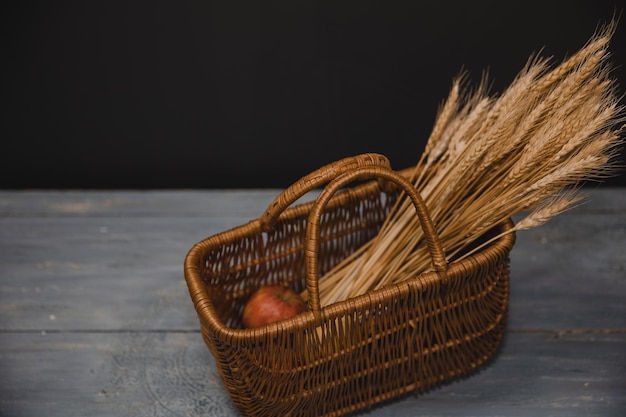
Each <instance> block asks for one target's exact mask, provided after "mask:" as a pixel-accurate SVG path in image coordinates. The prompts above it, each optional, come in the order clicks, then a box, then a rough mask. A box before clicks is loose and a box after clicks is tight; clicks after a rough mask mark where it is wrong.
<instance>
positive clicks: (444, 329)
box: [184, 154, 515, 417]
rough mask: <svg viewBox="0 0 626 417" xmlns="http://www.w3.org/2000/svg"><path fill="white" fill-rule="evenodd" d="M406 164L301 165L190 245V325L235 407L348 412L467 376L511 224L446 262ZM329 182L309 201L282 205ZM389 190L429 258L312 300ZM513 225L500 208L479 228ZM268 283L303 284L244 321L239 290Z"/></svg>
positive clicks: (492, 305)
mask: <svg viewBox="0 0 626 417" xmlns="http://www.w3.org/2000/svg"><path fill="white" fill-rule="evenodd" d="M408 177H409V172H408V171H406V170H405V171H400V172H395V171H392V170H391V169H390V167H389V162H388V160H387V159H386V158H385V157H384V156H382V155H378V154H364V155H358V156H355V157H351V158H346V159H344V160H341V161H337V162H335V163H333V164H329V165H327V166H325V167H322V168H320V169H319V170H317V171H315V172H313V173H311V174H309V175H308V176H306V177H303V178H302V179H301V180H300V181H298V182H297V183H296V184H294V185H292V186H291V187H289V188H288V189H286V190H285V191H284V192H283V193H281V194H280V195H279V196H278V197H277V198H276V199H275V200H274V202H273V203H272V204H271V205H270V206H269V208H268V209H267V211H266V212H265V213H263V215H262V216H261V217H259V218H258V219H256V220H252V221H250V222H248V223H247V224H244V225H241V226H238V227H235V228H233V229H231V230H228V231H224V232H222V233H219V234H217V235H214V236H211V237H209V238H207V239H204V240H202V241H200V242H198V243H196V244H195V245H194V246H193V247H192V248H191V250H190V251H189V253H188V254H187V257H186V259H185V268H184V269H185V278H186V281H187V285H188V289H189V293H190V295H191V299H192V301H193V304H194V307H195V309H196V312H197V315H198V319H199V322H200V329H201V333H202V337H203V340H204V342H205V344H206V345H207V347H208V348H209V350H210V351H211V353H212V354H213V356H214V358H215V363H216V366H217V369H218V371H219V374H220V376H221V378H222V381H223V383H224V386H225V387H226V389H227V391H228V393H229V395H230V397H231V399H232V401H233V403H234V404H235V406H236V407H237V409H238V410H239V412H240V413H241V414H242V415H245V416H248V415H249V416H272V417H275V416H316V417H318V416H340V415H345V414H349V413H354V412H355V411H358V410H363V409H367V408H370V407H372V406H374V405H377V404H380V403H383V402H386V401H388V400H391V399H393V398H397V397H400V396H403V395H406V394H407V393H410V392H414V393H419V392H422V391H424V390H426V389H428V388H429V387H432V386H433V385H437V384H440V383H443V382H446V381H450V380H452V379H455V378H458V377H460V376H463V375H466V374H468V373H469V372H471V371H472V370H474V369H476V368H477V367H479V366H480V365H481V364H483V363H484V362H485V361H487V360H488V359H489V358H491V357H492V356H493V355H494V354H495V353H496V351H497V350H498V347H499V345H500V343H501V341H502V339H503V336H504V330H505V320H506V311H507V305H508V297H509V254H510V251H511V249H512V247H513V244H514V242H515V234H514V233H513V232H510V233H507V234H505V235H504V236H503V237H501V238H499V239H498V240H496V241H494V242H492V243H490V244H489V245H487V246H485V247H483V248H482V249H480V250H479V251H477V252H476V253H474V254H473V255H471V256H469V257H467V258H464V259H462V260H459V261H453V262H450V263H445V257H442V256H443V255H442V254H443V251H442V250H441V244H440V242H439V238H438V236H437V235H436V232H435V230H436V227H433V224H432V221H431V220H430V216H429V215H428V211H427V210H426V208H425V207H424V206H423V201H421V198H420V197H419V195H418V194H417V191H415V189H414V188H413V189H412V190H410V189H408V188H407V187H409V185H407V184H410V183H409V181H408ZM364 180H365V181H364ZM355 181H361V182H360V183H359V184H357V185H355V186H353V187H346V184H347V183H349V182H355ZM327 183H329V184H328V185H327V186H326V187H325V188H323V189H322V192H321V193H320V194H319V195H318V197H317V198H316V199H315V200H314V201H311V202H308V203H303V204H298V205H293V204H294V203H295V202H297V201H298V199H299V198H300V196H302V195H304V194H306V193H307V192H309V191H311V190H313V189H317V188H319V187H320V186H322V185H324V184H327ZM401 195H402V196H406V195H409V196H411V199H412V201H413V202H414V205H415V206H416V215H418V216H419V217H420V224H421V226H422V228H423V229H424V235H425V241H426V242H425V243H424V244H427V245H428V246H429V249H430V253H431V256H432V258H433V264H434V265H435V268H434V269H433V270H432V271H429V272H426V273H422V274H416V276H415V277H413V278H410V279H407V280H404V281H402V282H399V283H396V284H392V285H388V286H386V287H383V288H381V289H379V290H376V291H371V292H368V293H366V294H363V295H360V296H357V297H354V298H349V299H347V300H345V301H340V302H336V303H334V304H331V305H328V306H320V305H319V287H318V279H319V278H320V277H323V275H324V274H325V273H326V272H328V271H329V270H330V269H331V268H333V267H334V266H335V265H336V264H337V263H339V262H341V261H342V260H343V259H344V258H346V257H347V256H350V255H351V254H353V253H354V252H355V251H356V250H357V249H358V248H359V247H361V246H362V245H363V244H365V243H366V242H367V241H369V240H371V239H372V238H374V237H375V236H376V235H377V233H378V231H379V230H380V228H381V226H382V224H383V222H384V220H385V218H386V217H387V216H388V214H389V213H390V211H391V209H392V207H393V206H394V203H395V202H396V201H397V200H398V199H399V198H400V196H401ZM416 196H417V197H416ZM420 204H421V206H420ZM420 210H421V211H420ZM512 227H513V224H512V222H511V221H510V220H509V221H508V222H505V223H504V224H502V225H500V226H498V227H497V228H496V229H495V230H492V231H491V233H492V234H499V233H501V232H504V231H506V230H510V229H511V228H512ZM476 243H477V244H478V243H480V242H476ZM442 262H443V263H442ZM270 283H282V284H286V285H288V286H290V287H291V288H293V289H294V290H296V291H297V292H306V294H307V302H308V305H309V309H308V310H307V311H305V312H304V313H301V314H299V315H297V316H295V317H292V318H289V319H287V320H283V321H279V322H276V323H272V324H269V325H266V326H263V327H259V328H255V329H244V328H243V326H242V324H241V316H242V312H243V308H244V306H245V303H246V301H247V299H248V298H249V296H250V295H251V294H252V293H253V292H254V291H255V290H256V289H257V288H259V287H260V286H262V285H265V284H270Z"/></svg>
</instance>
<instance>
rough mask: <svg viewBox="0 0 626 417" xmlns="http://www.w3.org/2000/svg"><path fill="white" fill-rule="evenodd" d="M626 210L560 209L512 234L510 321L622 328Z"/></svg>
mask: <svg viewBox="0 0 626 417" xmlns="http://www.w3.org/2000/svg"><path fill="white" fill-rule="evenodd" d="M625 241H626V213H618V214H599V213H589V212H585V211H582V212H578V211H577V210H575V211H571V212H569V213H565V214H562V215H560V216H557V217H555V218H553V219H552V220H550V221H549V222H548V223H546V224H544V225H543V226H541V227H539V228H537V229H533V230H527V231H520V232H518V234H517V241H516V244H515V246H514V247H513V250H512V252H511V296H510V297H511V298H510V314H509V316H510V320H509V325H510V326H511V327H513V328H515V329H559V328H565V329H568V328H569V329H575V328H594V329H599V328H620V329H625V328H626V304H625V303H624V299H626V244H625V243H624V242H625Z"/></svg>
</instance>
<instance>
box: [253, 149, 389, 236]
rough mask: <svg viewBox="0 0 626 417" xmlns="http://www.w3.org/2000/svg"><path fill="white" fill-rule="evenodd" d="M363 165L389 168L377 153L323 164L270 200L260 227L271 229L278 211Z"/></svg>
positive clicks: (386, 160)
mask: <svg viewBox="0 0 626 417" xmlns="http://www.w3.org/2000/svg"><path fill="white" fill-rule="evenodd" d="M364 166H382V167H386V168H391V164H390V163H389V159H387V157H386V156H384V155H381V154H377V153H364V154H361V155H355V156H351V157H348V158H344V159H340V160H339V161H335V162H332V163H330V164H328V165H325V166H323V167H321V168H319V169H317V170H315V171H313V172H311V173H310V174H308V175H306V176H304V177H302V178H300V179H299V180H298V181H297V182H295V183H294V184H293V185H291V186H290V187H288V188H287V189H285V190H284V191H283V192H282V193H280V194H279V195H278V196H277V197H276V198H275V199H274V201H272V203H271V204H270V205H269V207H268V208H267V210H265V213H263V215H261V217H260V221H261V229H262V230H263V231H265V232H268V231H270V230H272V228H273V227H274V224H276V221H278V217H279V216H280V213H282V212H283V211H284V210H285V209H286V208H287V207H289V206H290V205H292V204H293V203H295V202H296V201H297V200H298V199H299V198H300V197H302V196H303V195H305V194H306V193H308V192H309V191H311V190H313V189H315V188H318V187H321V186H322V185H324V184H326V183H328V182H329V181H331V180H332V179H334V178H337V177H338V176H340V175H342V174H344V173H346V172H350V171H352V170H354V169H356V168H359V167H364Z"/></svg>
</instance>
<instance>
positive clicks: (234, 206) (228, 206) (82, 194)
mask: <svg viewBox="0 0 626 417" xmlns="http://www.w3.org/2000/svg"><path fill="white" fill-rule="evenodd" d="M281 191H282V190H277V189H254V190H246V189H244V190H145V191H128V190H110V191H94V190H84V191H83V190H76V191H73V190H69V191H0V217H33V216H35V217H90V216H91V217H103V216H114V217H120V216H122V217H154V216H158V217H167V216H185V217H232V216H241V217H245V218H248V219H252V218H257V217H259V216H260V215H261V214H262V213H263V212H264V211H265V210H266V209H267V207H268V205H269V204H270V203H271V202H272V200H273V199H274V198H275V197H276V196H278V194H279V193H280V192H281ZM313 196H315V192H312V193H310V194H307V195H306V196H303V197H302V199H300V200H298V203H302V202H306V201H310V200H311V199H312V198H313Z"/></svg>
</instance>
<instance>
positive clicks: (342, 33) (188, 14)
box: [0, 0, 626, 189]
mask: <svg viewBox="0 0 626 417" xmlns="http://www.w3.org/2000/svg"><path fill="white" fill-rule="evenodd" d="M17 3H19V4H20V5H19V6H15V5H13V6H6V5H5V6H3V8H4V12H3V18H2V19H3V21H4V24H3V28H2V30H3V34H2V41H1V42H2V48H3V53H2V55H3V57H4V59H3V61H4V63H3V64H1V68H2V101H3V103H4V110H3V111H2V127H3V133H2V156H3V157H2V163H1V164H0V188H4V189H20V188H196V187H200V188H208V187H217V188H228V187H285V186H287V185H289V184H290V183H291V182H293V181H295V180H296V179H298V178H299V177H300V176H302V175H304V174H306V173H308V172H309V171H311V170H313V169H315V168H317V167H319V166H321V165H323V164H326V163H328V162H331V161H333V160H336V159H339V158H342V157H345V156H348V155H354V154H358V153H362V152H379V153H383V154H386V155H387V156H388V157H389V158H390V159H391V161H392V165H393V167H394V168H404V167H408V166H410V165H413V164H414V163H416V162H417V159H418V157H419V155H420V153H421V152H422V149H423V146H424V143H425V139H426V138H427V136H428V133H429V132H430V129H431V127H432V123H433V120H434V117H435V113H436V111H437V108H438V106H439V105H440V103H441V102H442V100H443V99H444V98H445V97H446V95H447V93H448V90H449V88H450V85H451V82H452V79H453V78H454V77H455V76H456V75H457V74H458V73H459V72H460V71H461V69H465V70H467V71H468V73H469V76H470V78H471V79H472V80H474V82H475V83H477V82H478V81H479V79H480V77H481V75H482V72H483V71H484V70H488V71H489V74H490V79H491V80H492V82H493V90H492V92H501V91H502V90H503V89H504V88H505V87H506V86H507V85H508V84H509V83H510V82H511V81H512V79H513V77H514V76H515V75H516V74H517V73H518V71H519V70H520V69H521V68H522V66H523V65H524V64H525V63H526V61H527V59H528V57H529V56H530V55H531V54H532V53H534V52H537V51H539V50H541V49H543V55H546V56H554V57H555V60H556V61H560V60H562V59H563V58H565V57H566V56H568V55H569V54H572V53H573V52H575V51H576V50H578V49H579V48H580V47H581V46H582V45H583V44H584V43H585V42H586V41H587V40H588V39H589V38H590V37H591V35H592V34H593V33H594V31H595V29H596V28H597V26H598V25H599V24H601V23H606V22H607V21H609V20H610V19H611V18H612V17H613V16H614V15H615V14H616V13H617V14H620V13H622V12H623V6H621V5H620V3H619V2H618V1H617V0H615V1H604V0H593V1H591V0H590V1H563V2H550V1H523V2H506V1H501V0H500V1H478V2H465V1H444V0H442V1H439V2H433V1H431V2H422V1H387V2H384V1H381V2H371V1H348V2H346V1H278V2H277V1H259V2H243V3H242V2H240V1H221V2H211V1H82V0H80V1H79V0H76V1H49V2H48V1H46V2H39V3H33V2H17ZM623 20H624V18H622V21H621V23H620V25H619V26H618V30H617V33H616V34H615V38H614V40H613V43H612V48H611V50H612V53H613V59H614V61H615V62H616V64H617V65H618V68H617V69H616V70H615V72H614V75H615V76H616V77H617V78H618V80H619V82H620V84H621V87H620V89H621V92H624V91H626V90H625V89H624V88H623V86H624V84H626V75H625V74H626V72H625V69H626V21H623ZM607 184H609V185H624V175H622V176H619V177H617V178H613V179H611V180H609V181H608V182H607Z"/></svg>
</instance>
